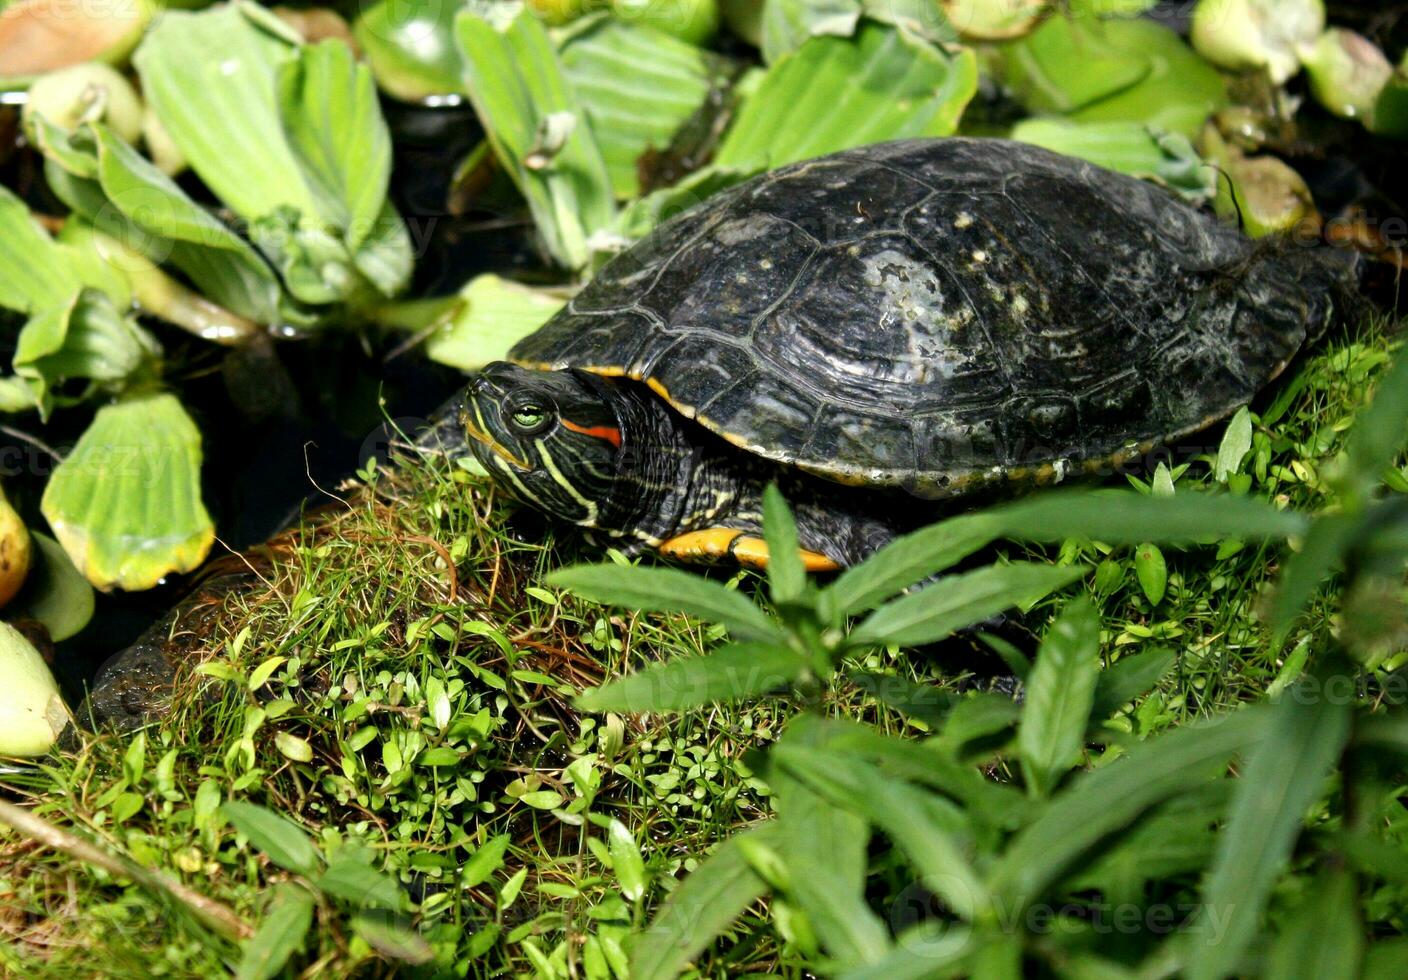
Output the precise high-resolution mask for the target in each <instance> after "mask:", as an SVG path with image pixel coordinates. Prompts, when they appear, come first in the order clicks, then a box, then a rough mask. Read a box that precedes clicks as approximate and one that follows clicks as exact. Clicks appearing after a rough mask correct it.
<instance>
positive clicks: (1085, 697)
mask: <svg viewBox="0 0 1408 980" xmlns="http://www.w3.org/2000/svg"><path fill="white" fill-rule="evenodd" d="M1099 672H1100V617H1099V616H1098V615H1096V612H1095V608H1094V607H1093V606H1092V605H1091V604H1090V602H1089V600H1087V599H1083V598H1082V599H1077V600H1075V601H1074V602H1072V603H1071V604H1070V605H1069V606H1067V607H1066V610H1065V612H1063V613H1062V614H1061V616H1060V618H1058V619H1057V620H1056V622H1054V623H1052V624H1051V629H1050V630H1049V631H1048V632H1047V634H1046V639H1045V640H1044V641H1042V644H1041V650H1040V652H1039V653H1038V654H1037V657H1036V663H1035V664H1034V665H1033V666H1032V670H1031V674H1030V675H1029V676H1028V677H1027V698H1026V701H1025V702H1024V703H1023V705H1022V723H1021V724H1020V725H1019V726H1018V728H1017V750H1018V754H1019V755H1020V756H1021V759H1022V772H1023V774H1024V775H1025V776H1026V780H1027V786H1028V788H1029V789H1030V790H1031V791H1032V792H1033V793H1034V794H1035V795H1036V796H1048V795H1050V793H1051V790H1052V789H1053V788H1054V787H1055V786H1056V784H1057V783H1058V782H1060V781H1061V777H1062V776H1064V775H1065V774H1066V773H1067V772H1068V771H1070V769H1071V767H1072V766H1074V765H1075V764H1076V763H1077V762H1078V761H1079V760H1080V755H1081V748H1082V745H1083V744H1084V741H1085V730H1086V728H1087V726H1088V725H1089V722H1090V709H1091V705H1092V704H1093V703H1094V695H1095V683H1096V678H1097V677H1098V676H1099Z"/></svg>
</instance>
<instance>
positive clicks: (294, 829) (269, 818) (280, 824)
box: [220, 800, 318, 875]
mask: <svg viewBox="0 0 1408 980" xmlns="http://www.w3.org/2000/svg"><path fill="white" fill-rule="evenodd" d="M220 812H221V813H222V814H224V816H225V819H226V820H228V821H229V822H230V823H231V824H233V825H234V828H235V829H236V830H238V831H239V832H240V833H242V834H244V835H245V836H246V837H248V838H249V842H250V843H251V844H253V845H254V846H255V847H256V848H258V849H259V850H260V851H262V852H263V853H264V854H265V855H266V856H267V857H268V858H269V860H270V861H273V862H274V863H275V864H277V865H278V866H279V867H281V868H286V869H287V870H289V871H296V872H298V873H299V874H304V875H307V874H312V873H313V871H314V870H315V869H316V868H317V866H318V849H317V848H316V847H314V846H313V842H312V841H311V840H309V839H308V835H307V834H305V833H304V832H303V828H302V827H300V826H298V824H296V823H294V822H293V821H292V820H290V819H289V818H288V817H285V816H284V815H283V814H281V813H275V812H274V811H273V810H270V809H268V808H266V807H262V806H259V805H258V804H255V803H246V802H244V801H241V800H230V801H229V802H227V803H225V804H224V805H223V806H221V807H220Z"/></svg>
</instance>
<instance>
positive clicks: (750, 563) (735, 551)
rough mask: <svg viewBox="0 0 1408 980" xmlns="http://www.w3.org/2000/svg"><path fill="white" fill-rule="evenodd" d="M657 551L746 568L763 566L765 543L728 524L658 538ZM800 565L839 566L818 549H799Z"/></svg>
mask: <svg viewBox="0 0 1408 980" xmlns="http://www.w3.org/2000/svg"><path fill="white" fill-rule="evenodd" d="M659 551H660V554H661V555H664V556H665V557H666V558H673V559H675V560H676V561H685V562H707V563H714V562H720V561H724V560H726V559H730V558H731V559H733V560H734V561H736V562H738V563H739V564H740V565H744V566H746V567H748V568H767V566H768V557H769V552H768V543H767V541H765V540H764V539H763V538H762V537H760V536H759V535H757V534H755V533H750V532H748V531H740V530H739V529H737V528H732V527H710V528H704V529H703V530H699V531H687V532H686V533H684V534H680V535H677V536H676V537H673V538H670V539H669V540H668V541H664V542H661V544H660V548H659ZM800 556H801V559H802V565H803V566H804V567H805V568H806V570H807V571H809V572H834V571H836V570H838V569H839V568H840V567H841V566H840V564H839V563H838V562H836V561H835V560H834V559H832V558H828V557H827V556H826V555H824V554H822V553H821V552H819V551H808V550H807V549H806V548H802V549H800Z"/></svg>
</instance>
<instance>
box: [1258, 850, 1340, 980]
mask: <svg viewBox="0 0 1408 980" xmlns="http://www.w3.org/2000/svg"><path fill="white" fill-rule="evenodd" d="M1363 957H1364V924H1363V923H1362V922H1361V921H1360V918H1359V888H1358V885H1357V883H1356V882H1355V880H1354V873H1353V872H1352V871H1348V870H1346V869H1344V868H1336V869H1332V870H1326V871H1322V872H1321V873H1320V874H1318V875H1317V876H1316V877H1315V879H1314V880H1313V881H1311V882H1309V883H1308V885H1307V887H1306V891H1305V895H1304V896H1303V897H1302V898H1301V901H1300V903H1299V905H1298V906H1297V907H1296V909H1295V910H1294V911H1293V912H1292V913H1291V914H1290V916H1289V917H1288V918H1287V919H1286V922H1285V925H1284V926H1283V927H1282V929H1281V932H1280V935H1279V936H1277V938H1276V944H1275V945H1274V946H1272V947H1271V955H1270V956H1269V957H1268V960H1267V970H1266V975H1267V976H1268V977H1275V978H1276V980H1320V978H1322V977H1357V976H1359V975H1360V973H1359V965H1360V962H1361V961H1362V960H1363Z"/></svg>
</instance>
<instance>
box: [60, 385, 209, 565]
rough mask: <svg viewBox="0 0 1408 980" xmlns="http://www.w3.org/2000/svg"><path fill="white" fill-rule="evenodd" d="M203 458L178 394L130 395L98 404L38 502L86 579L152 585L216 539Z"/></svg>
mask: <svg viewBox="0 0 1408 980" xmlns="http://www.w3.org/2000/svg"><path fill="white" fill-rule="evenodd" d="M200 460H201V453H200V433H199V431H197V429H196V427H195V423H194V422H192V421H191V418H190V416H189V415H187V414H186V410H185V409H184V408H182V407H181V403H180V402H179V401H177V400H176V398H175V397H174V396H172V395H167V394H145V395H135V396H130V397H128V398H125V399H123V400H122V401H120V402H118V403H116V404H114V405H106V406H104V407H103V408H101V409H99V410H98V413H97V415H96V416H95V417H94V419H93V423H92V425H90V426H89V427H88V430H87V431H86V432H84V433H83V435H82V436H81V437H80V438H79V440H78V443H77V445H75V446H74V447H73V451H72V452H71V453H70V454H69V455H68V458H66V459H65V460H64V461H63V462H62V463H60V464H59V465H58V467H57V468H56V469H55V470H54V475H53V476H52V477H51V478H50V480H49V484H48V486H47V487H45V489H44V498H43V502H42V504H41V509H42V510H43V512H44V516H45V518H47V519H48V521H49V525H50V527H52V528H53V529H54V536H55V537H56V538H58V540H59V543H60V544H62V545H63V547H64V551H66V552H67V553H68V555H69V557H70V558H71V559H72V560H73V563H74V565H75V566H76V567H77V568H78V569H79V570H80V571H82V572H83V574H84V576H85V577H86V578H87V579H88V581H90V582H92V583H93V584H94V585H96V586H97V587H98V588H100V589H108V588H112V587H113V586H117V587H120V588H124V589H146V588H151V587H152V586H153V585H155V584H157V582H159V581H160V580H161V579H162V578H163V577H164V576H166V575H168V574H170V573H171V572H187V571H190V570H191V569H193V568H195V567H196V566H197V565H199V564H200V563H201V562H202V561H203V560H204V559H205V556H206V553H207V552H208V551H209V550H210V545H211V543H212V542H213V541H214V539H215V528H214V526H213V525H212V524H211V521H210V515H209V514H207V513H206V511H205V505H204V504H203V503H202V502H201V498H200Z"/></svg>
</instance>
